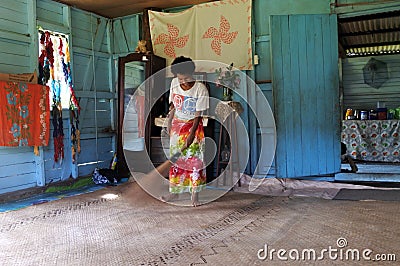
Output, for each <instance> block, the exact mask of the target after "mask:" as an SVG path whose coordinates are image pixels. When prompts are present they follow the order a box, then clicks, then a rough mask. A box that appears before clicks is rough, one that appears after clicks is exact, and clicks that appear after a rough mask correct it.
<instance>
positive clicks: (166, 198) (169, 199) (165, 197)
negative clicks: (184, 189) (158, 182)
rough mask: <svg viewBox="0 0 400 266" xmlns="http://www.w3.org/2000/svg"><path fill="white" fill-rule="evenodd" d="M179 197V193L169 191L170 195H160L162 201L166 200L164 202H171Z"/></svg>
mask: <svg viewBox="0 0 400 266" xmlns="http://www.w3.org/2000/svg"><path fill="white" fill-rule="evenodd" d="M177 198H178V194H174V193H169V194H168V195H165V196H161V197H160V199H161V201H164V202H170V201H173V200H175V199H177Z"/></svg>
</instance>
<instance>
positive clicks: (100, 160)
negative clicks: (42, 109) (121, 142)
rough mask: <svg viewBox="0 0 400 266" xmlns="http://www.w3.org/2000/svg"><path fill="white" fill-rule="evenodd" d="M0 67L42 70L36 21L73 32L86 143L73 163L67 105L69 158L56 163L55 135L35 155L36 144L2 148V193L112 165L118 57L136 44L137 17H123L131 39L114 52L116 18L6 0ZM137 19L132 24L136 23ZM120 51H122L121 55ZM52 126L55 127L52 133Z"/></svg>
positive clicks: (36, 0)
mask: <svg viewBox="0 0 400 266" xmlns="http://www.w3.org/2000/svg"><path fill="white" fill-rule="evenodd" d="M0 15H1V16H0V72H3V73H26V72H33V71H34V70H35V69H37V58H38V38H37V29H36V25H38V26H40V27H42V28H43V29H46V30H51V31H56V32H59V33H62V34H69V36H70V42H69V45H70V53H71V60H72V62H71V63H72V78H73V81H74V89H75V93H76V95H77V96H78V98H79V99H80V103H81V106H82V110H81V114H80V129H81V139H82V140H81V148H82V152H81V154H80V155H79V157H78V164H72V160H71V149H70V136H69V132H70V131H69V130H70V123H69V112H68V110H65V111H63V126H64V147H65V157H64V160H63V161H62V162H58V163H55V162H54V159H53V156H54V150H53V140H52V138H50V139H51V140H50V143H49V146H47V147H44V148H42V149H41V154H40V156H34V154H33V148H32V147H24V148H8V147H0V194H2V193H6V192H12V191H16V190H20V189H24V188H28V187H34V186H37V185H44V184H48V183H51V182H57V181H60V180H64V179H67V178H70V177H71V176H74V177H76V176H83V175H88V174H91V173H92V171H93V169H94V168H95V167H109V165H110V162H111V160H112V156H113V153H114V151H115V136H116V132H115V128H116V125H115V121H116V112H115V110H116V87H117V83H116V76H117V73H116V69H117V65H116V59H117V57H118V53H129V52H131V51H133V50H134V49H135V47H136V43H137V40H138V39H139V37H138V36H139V35H138V29H139V27H138V21H139V17H138V16H130V17H128V18H126V19H121V20H120V22H121V21H123V24H124V29H125V32H124V33H123V32H120V31H119V33H120V34H123V35H125V36H126V39H124V42H125V43H127V42H128V43H131V45H129V46H127V47H126V49H125V50H123V51H122V50H121V49H117V51H114V43H117V44H118V46H121V45H120V44H119V42H120V41H121V40H120V39H117V38H114V34H113V32H114V31H113V28H112V22H113V21H112V20H109V19H106V18H103V17H100V16H97V15H94V14H91V13H88V12H85V11H82V10H78V9H75V8H71V7H68V6H66V5H63V4H60V3H57V2H55V1H50V0H5V1H2V5H1V6H0ZM132 22H133V23H132ZM116 54H117V55H116ZM52 132H53V128H52V127H51V134H52Z"/></svg>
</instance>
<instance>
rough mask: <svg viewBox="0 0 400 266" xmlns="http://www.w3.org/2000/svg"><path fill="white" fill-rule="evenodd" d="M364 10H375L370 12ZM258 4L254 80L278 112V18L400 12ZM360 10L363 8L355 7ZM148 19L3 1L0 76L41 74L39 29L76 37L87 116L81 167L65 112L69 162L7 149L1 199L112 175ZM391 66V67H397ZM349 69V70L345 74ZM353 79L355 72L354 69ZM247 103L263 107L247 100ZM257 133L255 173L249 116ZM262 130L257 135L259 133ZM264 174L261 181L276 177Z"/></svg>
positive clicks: (345, 4)
mask: <svg viewBox="0 0 400 266" xmlns="http://www.w3.org/2000/svg"><path fill="white" fill-rule="evenodd" d="M365 2H373V4H368V3H365ZM333 3H335V1H333V0H323V1H314V0H254V1H253V24H254V27H253V29H254V30H253V47H254V54H257V55H258V56H259V64H258V65H256V66H255V68H254V71H248V73H247V74H248V75H249V76H251V77H252V78H253V79H254V80H255V81H257V82H258V83H259V86H260V88H261V90H262V93H263V94H264V95H265V96H266V97H267V99H268V100H269V102H270V105H271V106H274V105H275V103H273V89H272V87H273V86H272V83H270V81H271V80H272V68H271V33H270V17H271V15H292V14H329V13H337V14H338V15H339V16H343V17H345V16H353V15H357V14H368V13H373V12H377V11H389V10H393V9H398V6H399V4H398V3H395V2H393V3H392V2H388V3H383V2H382V1H378V0H376V1H372V0H351V1H350V0H338V1H337V3H338V4H339V5H338V6H337V7H334V6H333V5H332V4H333ZM351 3H357V5H349V4H351ZM140 21H141V15H140V14H138V15H131V16H127V17H122V18H117V19H114V20H109V19H106V18H103V17H100V16H97V15H94V14H91V13H88V12H85V11H82V10H78V9H75V8H71V7H69V6H65V5H62V4H60V3H57V2H55V1H50V0H3V1H2V5H1V6H0V48H1V49H0V72H4V73H24V72H33V71H34V70H35V69H36V68H37V57H38V45H37V43H38V42H37V34H36V33H37V29H36V26H37V25H38V26H41V27H43V28H44V29H49V30H53V31H57V32H60V33H64V34H70V45H71V58H72V60H73V61H72V71H73V80H74V84H75V91H76V94H77V96H78V97H79V98H80V99H81V105H82V107H83V109H82V112H81V117H80V119H81V124H80V127H81V130H82V153H81V154H80V155H79V159H78V164H77V165H74V164H72V163H71V160H70V156H71V155H70V149H69V148H68V147H69V141H70V139H69V132H68V130H69V120H68V112H65V113H64V115H63V117H64V128H65V132H64V133H65V142H64V144H65V146H66V152H65V160H64V161H63V163H62V164H54V162H53V159H52V157H53V149H52V143H50V145H49V146H48V147H45V148H43V149H41V155H40V156H34V155H33V148H31V147H24V148H7V147H0V162H1V163H0V194H1V193H5V192H10V191H15V190H19V189H23V188H28V187H33V186H37V185H39V186H41V185H44V184H47V183H50V182H56V181H59V180H64V179H66V178H69V177H70V176H74V177H76V176H78V175H87V174H90V173H91V172H92V170H93V168H94V167H96V166H99V167H108V165H109V161H110V160H111V158H112V154H113V152H114V148H115V129H116V128H115V119H116V101H115V99H116V94H115V92H116V87H117V83H116V76H117V73H116V69H117V67H116V59H117V58H118V56H122V55H126V54H128V53H130V52H133V51H134V49H135V47H136V43H137V41H138V40H139V39H140V35H141V30H140V25H141V24H140ZM391 64H392V63H391ZM347 67H348V66H347V65H346V64H344V68H347ZM352 71H356V69H353V70H352ZM245 100H246V101H250V102H253V103H256V102H257V95H253V94H252V93H248V95H247V99H245ZM242 116H243V117H244V118H245V123H246V125H248V126H249V127H250V128H252V130H251V136H250V137H251V139H250V142H251V145H252V146H251V162H250V172H251V171H253V170H254V168H255V164H256V163H257V160H258V157H257V156H258V154H259V152H260V151H259V150H258V149H259V148H258V147H259V146H258V145H257V143H258V142H259V139H260V129H259V128H257V123H256V121H255V118H254V117H252V115H251V113H249V112H248V110H245V112H244V113H243V114H242ZM254 128H256V130H254ZM275 170H276V169H275V167H273V168H272V169H271V171H269V172H268V171H267V172H266V171H260V173H259V174H260V175H261V176H263V175H264V176H266V175H271V176H275Z"/></svg>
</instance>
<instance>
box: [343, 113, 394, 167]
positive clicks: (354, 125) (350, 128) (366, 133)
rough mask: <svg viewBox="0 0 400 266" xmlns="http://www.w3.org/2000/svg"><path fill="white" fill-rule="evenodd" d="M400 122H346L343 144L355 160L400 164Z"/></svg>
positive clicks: (344, 124) (344, 122)
mask: <svg viewBox="0 0 400 266" xmlns="http://www.w3.org/2000/svg"><path fill="white" fill-rule="evenodd" d="M399 134H400V120H344V121H343V123H342V142H343V143H345V144H346V146H347V154H349V155H350V156H352V157H353V158H354V159H358V160H364V161H375V162H378V161H379V162H400V139H399Z"/></svg>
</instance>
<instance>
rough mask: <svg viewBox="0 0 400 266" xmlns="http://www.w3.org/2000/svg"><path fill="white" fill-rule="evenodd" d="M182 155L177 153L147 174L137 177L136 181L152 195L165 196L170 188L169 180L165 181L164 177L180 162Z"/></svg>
mask: <svg viewBox="0 0 400 266" xmlns="http://www.w3.org/2000/svg"><path fill="white" fill-rule="evenodd" d="M181 154H182V152H177V153H175V154H174V155H173V156H171V158H169V159H167V160H166V161H165V162H163V163H162V164H160V165H159V166H157V167H156V168H154V169H153V170H151V171H150V172H148V173H147V174H144V175H141V176H136V181H137V182H138V183H139V184H140V186H141V187H142V188H143V189H144V190H145V191H147V192H148V193H149V194H150V195H153V196H154V195H162V194H164V193H165V191H168V188H169V180H167V179H165V178H164V176H167V175H168V174H169V169H170V168H171V166H172V165H173V164H174V163H175V162H176V161H177V160H178V158H179V157H180V155H181Z"/></svg>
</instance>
